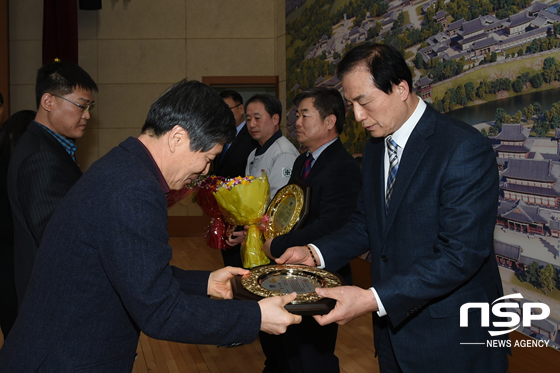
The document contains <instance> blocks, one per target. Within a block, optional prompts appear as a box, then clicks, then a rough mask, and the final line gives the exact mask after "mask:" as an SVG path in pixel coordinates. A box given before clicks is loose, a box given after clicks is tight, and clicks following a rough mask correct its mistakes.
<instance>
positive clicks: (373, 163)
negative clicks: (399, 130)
mask: <svg viewBox="0 0 560 373" xmlns="http://www.w3.org/2000/svg"><path fill="white" fill-rule="evenodd" d="M384 151H385V147H384V145H383V139H377V138H372V139H371V140H370V141H369V143H368V144H366V147H365V149H364V154H363V156H364V158H363V159H364V167H363V184H362V185H363V186H362V193H363V194H364V202H365V206H366V209H367V210H366V214H367V212H368V211H369V212H370V213H372V214H373V217H372V218H373V219H374V221H373V222H372V224H369V223H368V227H371V228H369V229H377V230H378V234H373V236H372V237H378V238H379V239H380V238H381V237H382V233H383V226H384V223H385V207H384V206H385V202H384V201H385V186H384V185H383V184H384V172H383V154H384ZM367 170H371V172H369V171H367ZM367 206H372V207H373V208H372V209H368V208H367ZM377 206H379V207H377ZM372 233H373V232H372ZM373 245H375V246H377V243H374V244H373Z"/></svg>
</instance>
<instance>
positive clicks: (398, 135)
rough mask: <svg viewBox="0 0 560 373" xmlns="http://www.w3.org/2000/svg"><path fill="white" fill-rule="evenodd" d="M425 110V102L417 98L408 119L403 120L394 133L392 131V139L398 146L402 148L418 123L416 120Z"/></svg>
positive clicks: (418, 119)
mask: <svg viewBox="0 0 560 373" xmlns="http://www.w3.org/2000/svg"><path fill="white" fill-rule="evenodd" d="M425 110H426V103H425V102H424V100H422V99H419V100H418V105H417V106H416V109H414V112H413V113H412V115H411V116H410V118H408V120H407V121H406V122H404V124H403V125H402V126H401V128H399V129H398V130H396V131H395V133H393V135H392V137H393V140H394V141H395V142H396V143H397V145H398V146H399V148H401V149H404V147H405V146H406V143H407V141H408V138H409V137H410V134H411V133H412V131H413V130H414V128H415V127H416V124H418V122H419V121H420V118H421V117H422V115H423V114H424V111H425Z"/></svg>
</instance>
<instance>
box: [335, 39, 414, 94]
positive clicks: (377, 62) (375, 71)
mask: <svg viewBox="0 0 560 373" xmlns="http://www.w3.org/2000/svg"><path fill="white" fill-rule="evenodd" d="M359 67H365V68H366V69H367V70H368V71H369V72H370V74H371V76H372V77H373V84H374V85H375V86H376V87H377V88H378V89H380V90H381V91H383V92H385V93H386V94H390V93H391V92H393V84H394V85H398V84H400V82H402V81H403V80H404V81H405V82H407V83H408V89H409V91H410V92H412V73H411V72H410V69H409V68H408V66H407V64H406V61H405V59H404V57H403V55H402V54H401V53H400V52H399V51H398V50H396V49H395V48H393V47H391V46H389V45H384V44H377V43H372V42H367V43H364V44H362V45H360V46H358V47H356V48H354V49H352V50H350V51H349V52H348V53H346V55H345V56H344V58H343V59H342V61H340V63H339V64H338V67H337V73H338V77H339V78H340V79H342V78H343V77H344V75H346V74H347V73H350V72H352V71H354V70H355V69H356V68H359Z"/></svg>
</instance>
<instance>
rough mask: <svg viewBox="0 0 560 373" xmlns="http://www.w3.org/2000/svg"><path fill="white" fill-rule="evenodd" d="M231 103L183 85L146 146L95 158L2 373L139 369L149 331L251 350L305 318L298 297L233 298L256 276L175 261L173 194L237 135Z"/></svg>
mask: <svg viewBox="0 0 560 373" xmlns="http://www.w3.org/2000/svg"><path fill="white" fill-rule="evenodd" d="M233 120H234V119H233V115H232V113H231V110H230V109H229V107H228V106H227V105H226V104H225V103H224V101H223V100H222V99H221V98H220V96H218V94H217V93H215V92H214V91H213V90H212V89H211V88H209V87H208V86H206V85H204V84H202V83H200V82H194V81H191V82H187V81H181V82H179V83H177V84H176V85H174V86H173V87H171V88H170V89H169V90H168V91H167V92H166V93H164V94H163V95H162V96H161V97H160V98H159V99H158V100H157V101H156V102H155V103H154V104H153V105H152V107H151V108H150V111H149V114H148V118H147V119H146V122H145V124H144V127H143V129H142V134H141V135H140V137H138V138H137V139H135V138H132V137H131V138H128V139H127V140H125V141H124V142H122V143H121V144H120V145H119V146H117V147H116V148H114V149H113V150H111V151H110V152H109V153H108V154H107V155H105V156H104V157H102V158H101V159H100V160H98V161H97V162H95V163H94V164H93V165H92V166H91V168H90V169H89V170H88V171H87V172H86V173H85V174H84V175H83V176H82V178H81V179H80V180H79V181H78V183H77V184H75V185H74V187H73V188H72V189H71V190H70V192H69V193H68V194H67V196H66V197H65V198H64V200H63V201H62V203H61V204H60V206H59V208H58V209H57V211H56V212H55V213H54V215H53V217H52V219H51V221H50V223H49V225H48V227H47V229H46V231H45V235H44V237H43V241H42V243H41V247H40V250H39V253H38V256H37V259H36V262H35V268H34V271H33V274H32V277H31V281H30V283H29V288H28V292H27V295H26V297H25V299H24V302H23V306H22V308H21V311H20V314H19V316H18V319H17V320H16V323H15V325H14V327H13V329H12V331H11V332H10V335H9V337H8V338H7V340H6V342H5V344H4V346H3V347H2V349H1V350H0V372H2V373H4V372H6V373H7V372H10V373H16V372H79V371H83V372H88V373H91V372H103V373H108V372H115V373H116V372H119V373H120V372H130V371H132V369H133V364H134V357H135V352H136V348H137V345H138V337H139V334H140V331H143V332H144V333H145V334H147V335H148V336H151V337H153V338H157V339H166V340H171V341H178V342H184V343H204V344H229V343H235V342H240V343H251V342H252V341H253V340H255V339H256V337H257V335H258V332H259V330H262V331H266V332H269V333H282V332H284V331H285V330H286V327H287V326H288V325H290V324H293V323H298V322H300V320H301V317H300V316H295V315H292V314H290V313H288V312H286V310H285V309H284V308H283V306H284V305H285V304H287V303H288V302H290V301H292V300H293V299H295V293H294V294H290V295H286V296H283V297H278V298H269V299H265V300H262V301H260V302H258V303H257V302H242V301H235V300H227V301H224V300H215V299H210V298H209V297H208V296H209V295H212V296H216V297H222V298H231V296H232V292H231V286H230V283H229V280H230V278H231V277H232V276H233V275H236V274H244V273H246V272H247V271H246V270H243V269H240V268H233V267H226V268H223V269H221V270H218V271H215V272H212V273H210V272H205V271H184V270H181V269H179V268H176V267H172V266H170V265H169V260H170V259H171V256H172V249H171V247H170V246H169V244H168V241H169V237H168V234H167V202H166V193H167V192H169V190H170V189H174V190H179V189H181V188H183V187H184V185H185V184H187V183H189V182H190V181H192V180H194V179H196V177H197V176H198V175H200V174H202V173H206V172H208V169H209V165H210V163H211V161H212V160H213V159H214V157H215V156H216V155H217V154H219V153H220V151H221V149H222V146H223V144H225V143H227V142H229V141H232V140H233V138H234V135H235V129H234V126H233Z"/></svg>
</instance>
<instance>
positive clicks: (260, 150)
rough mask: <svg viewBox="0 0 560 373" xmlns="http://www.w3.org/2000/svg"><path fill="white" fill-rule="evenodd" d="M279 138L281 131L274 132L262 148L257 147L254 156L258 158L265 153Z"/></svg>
mask: <svg viewBox="0 0 560 373" xmlns="http://www.w3.org/2000/svg"><path fill="white" fill-rule="evenodd" d="M280 137H282V131H281V130H280V129H278V131H276V132H275V133H274V135H272V136H271V137H270V139H268V140H266V142H265V143H264V145H263V146H260V145H259V146H257V151H256V152H255V156H259V155H262V154H264V153H266V151H267V150H268V148H270V146H271V145H272V144H274V142H275V141H276V140H278V139H279V138H280Z"/></svg>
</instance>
